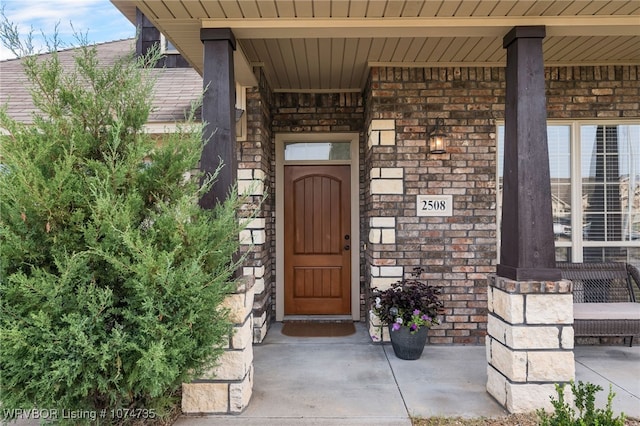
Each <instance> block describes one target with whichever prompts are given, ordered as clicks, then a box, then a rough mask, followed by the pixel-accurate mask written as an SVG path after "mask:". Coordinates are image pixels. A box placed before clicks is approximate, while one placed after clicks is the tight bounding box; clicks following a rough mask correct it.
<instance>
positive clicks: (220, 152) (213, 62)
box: [200, 28, 238, 209]
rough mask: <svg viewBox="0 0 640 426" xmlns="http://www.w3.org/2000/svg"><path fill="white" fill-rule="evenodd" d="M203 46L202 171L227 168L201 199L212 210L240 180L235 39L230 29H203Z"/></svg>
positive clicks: (204, 206)
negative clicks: (203, 127)
mask: <svg viewBox="0 0 640 426" xmlns="http://www.w3.org/2000/svg"><path fill="white" fill-rule="evenodd" d="M200 39H201V40H202V43H203V44H204V68H203V85H204V89H205V92H204V98H203V100H202V121H203V122H205V123H206V127H205V129H204V134H203V139H204V142H205V146H204V148H203V150H202V157H201V159H200V168H201V170H202V171H204V172H205V173H213V172H214V171H215V170H216V168H218V166H219V164H220V162H222V164H223V165H224V167H223V168H222V170H221V171H220V173H219V174H218V179H217V181H216V183H215V184H214V185H213V188H211V190H210V191H209V192H208V193H206V194H205V195H204V196H203V197H202V199H201V200H200V205H201V206H202V207H203V208H208V209H210V208H213V207H214V206H215V205H216V204H217V203H219V202H222V201H224V200H226V199H227V196H228V195H229V191H230V190H231V188H232V186H233V184H234V182H235V181H236V179H237V174H238V173H237V170H238V159H237V157H236V120H235V78H234V71H233V51H234V50H235V49H236V39H235V37H234V35H233V32H232V31H231V29H229V28H203V29H201V30H200Z"/></svg>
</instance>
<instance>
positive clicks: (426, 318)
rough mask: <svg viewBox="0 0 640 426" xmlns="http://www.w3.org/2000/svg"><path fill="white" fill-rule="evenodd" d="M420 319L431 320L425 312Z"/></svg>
mask: <svg viewBox="0 0 640 426" xmlns="http://www.w3.org/2000/svg"><path fill="white" fill-rule="evenodd" d="M420 319H421V320H423V321H431V318H429V316H428V315H427V314H424V315H423V316H421V317H420Z"/></svg>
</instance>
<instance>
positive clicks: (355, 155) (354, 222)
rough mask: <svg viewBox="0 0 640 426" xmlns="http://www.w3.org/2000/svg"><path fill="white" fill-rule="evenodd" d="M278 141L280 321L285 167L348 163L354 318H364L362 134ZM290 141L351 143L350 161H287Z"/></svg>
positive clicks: (279, 314)
mask: <svg viewBox="0 0 640 426" xmlns="http://www.w3.org/2000/svg"><path fill="white" fill-rule="evenodd" d="M275 142H276V146H275V148H276V211H275V216H276V321H283V320H284V196H285V195H284V166H285V164H287V165H289V164H300V165H302V164H309V165H311V164H324V165H329V164H348V165H350V166H351V318H352V319H353V320H354V321H359V320H360V220H359V218H360V179H359V177H360V176H359V170H360V167H359V164H360V159H359V152H360V146H359V145H360V136H359V133H357V132H348V133H277V134H276V135H275ZM286 142H350V143H351V159H350V160H344V161H340V160H329V161H288V162H286V163H285V161H284V145H285V143H286Z"/></svg>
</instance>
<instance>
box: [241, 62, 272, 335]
mask: <svg viewBox="0 0 640 426" xmlns="http://www.w3.org/2000/svg"><path fill="white" fill-rule="evenodd" d="M259 77H260V78H259V84H260V85H259V86H258V87H256V88H250V89H247V111H246V112H245V114H247V138H246V140H245V141H242V142H239V147H238V190H239V191H240V192H241V193H245V194H247V195H249V200H250V201H251V202H252V203H253V205H254V206H255V205H258V204H260V203H261V204H260V209H259V213H258V214H257V216H256V218H255V219H253V220H251V221H250V222H249V223H248V226H247V228H246V229H245V230H244V231H243V232H242V234H241V236H240V237H241V238H240V240H241V251H242V252H243V253H246V252H247V251H249V253H248V256H247V258H246V260H245V262H244V265H243V266H244V267H243V270H242V273H243V275H245V276H253V277H255V288H254V293H255V299H254V305H253V341H254V343H260V342H262V340H263V339H264V337H265V336H266V334H267V330H268V328H269V325H270V324H271V321H272V320H273V318H274V311H273V300H275V298H274V291H275V290H274V288H275V285H274V276H275V256H274V252H275V239H274V237H275V229H274V228H275V218H274V206H275V179H274V163H275V156H274V150H273V144H272V142H271V126H270V124H271V103H272V97H273V95H272V93H271V90H270V88H269V86H268V84H267V82H266V79H265V77H264V74H262V73H261V72H260V73H259ZM265 194H266V198H265Z"/></svg>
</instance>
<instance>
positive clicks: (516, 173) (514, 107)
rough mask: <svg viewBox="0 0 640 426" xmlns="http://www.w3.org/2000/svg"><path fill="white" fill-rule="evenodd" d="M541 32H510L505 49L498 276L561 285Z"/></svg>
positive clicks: (524, 29)
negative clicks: (502, 178) (556, 258)
mask: <svg viewBox="0 0 640 426" xmlns="http://www.w3.org/2000/svg"><path fill="white" fill-rule="evenodd" d="M544 37H545V27H544V26H532V27H514V28H513V29H512V30H511V31H509V33H508V34H507V35H506V36H505V37H504V39H503V47H504V48H506V49H507V69H506V105H505V138H504V189H503V202H502V230H501V238H502V239H501V250H500V264H499V265H498V270H497V272H498V275H499V276H502V277H506V278H510V279H513V280H517V281H528V280H535V281H559V280H560V279H561V277H560V271H558V270H557V269H555V266H556V263H555V245H554V236H553V214H552V207H551V181H550V177H549V157H548V155H549V154H548V147H547V112H546V98H545V84H544V60H543V56H542V39H543V38H544Z"/></svg>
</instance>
